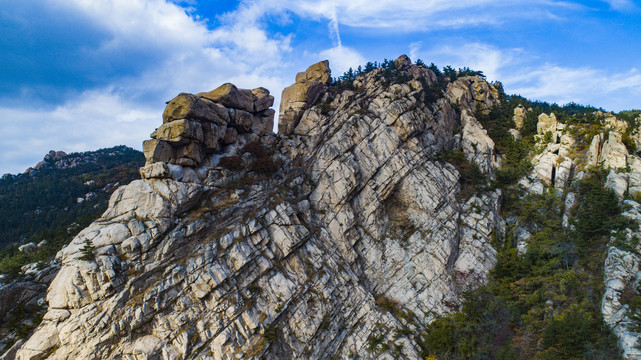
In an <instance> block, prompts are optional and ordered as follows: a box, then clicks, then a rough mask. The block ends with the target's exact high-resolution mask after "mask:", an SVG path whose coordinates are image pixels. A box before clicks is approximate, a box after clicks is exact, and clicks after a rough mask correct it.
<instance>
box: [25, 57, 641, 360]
mask: <svg viewBox="0 0 641 360" xmlns="http://www.w3.org/2000/svg"><path fill="white" fill-rule="evenodd" d="M502 91H503V90H502V86H501V84H500V83H493V84H490V83H488V82H487V81H485V79H484V78H482V77H480V76H463V77H459V78H458V79H456V80H455V81H447V80H444V77H443V76H437V74H435V73H434V72H433V71H432V70H430V69H428V68H427V67H425V66H422V65H414V64H412V63H411V61H410V59H408V58H407V57H406V56H401V57H399V58H398V59H397V60H395V61H394V62H393V63H390V64H389V66H388V67H386V68H379V69H376V70H374V71H371V72H368V73H364V74H360V75H358V76H356V78H355V79H353V81H350V82H349V83H347V84H344V83H342V84H334V83H332V81H331V73H330V69H329V64H328V63H327V62H320V63H318V64H314V65H312V66H310V67H309V68H308V69H307V71H305V72H302V73H299V74H298V75H297V76H296V82H295V83H294V84H293V85H292V86H290V87H288V88H286V89H285V90H284V91H283V99H282V102H281V107H280V115H279V120H278V128H279V133H278V134H273V133H272V128H273V124H274V123H273V121H274V119H273V117H274V111H273V110H272V109H270V107H271V106H272V105H273V97H271V96H270V95H269V92H268V91H267V90H266V89H263V88H257V89H253V90H246V89H238V88H236V87H235V86H234V85H231V84H225V85H223V86H221V87H220V88H218V89H215V90H213V91H210V92H207V93H200V94H196V95H192V94H180V95H178V96H177V97H176V98H175V99H173V100H172V101H171V102H169V103H168V105H167V108H166V110H165V112H164V114H163V124H162V125H161V126H160V127H159V128H158V129H156V130H155V131H154V132H153V133H152V134H151V137H152V139H151V140H148V141H146V142H145V143H144V145H143V146H144V150H145V157H146V159H147V162H146V165H145V166H144V167H142V168H141V169H140V173H141V175H142V177H143V179H141V180H136V181H134V182H132V183H131V184H129V185H127V186H123V187H120V188H119V189H118V190H117V191H116V192H115V193H114V195H113V196H112V197H111V200H110V203H109V208H108V209H107V211H106V212H105V213H104V214H103V215H102V217H101V218H100V219H98V220H97V221H95V222H94V223H92V224H91V225H90V226H89V227H87V228H86V229H84V230H82V231H81V232H80V233H79V234H78V236H77V237H76V238H75V239H74V240H73V241H72V242H71V244H70V245H69V246H67V247H66V248H64V249H63V250H62V251H61V252H60V253H59V254H58V259H59V261H60V262H61V270H60V271H59V273H58V274H57V276H56V277H55V279H54V280H53V282H52V283H51V285H50V286H49V289H48V292H47V296H46V299H47V303H48V308H47V312H46V314H45V315H44V318H43V321H42V324H41V325H40V326H39V328H38V329H37V330H36V332H35V333H34V335H33V336H32V337H31V338H30V339H29V340H28V341H27V342H26V343H24V344H20V346H17V347H16V348H15V349H14V350H16V351H17V358H20V359H42V358H52V359H69V358H83V359H84V358H86V359H98V358H127V359H128V358H132V359H133V358H135V359H138V358H141V359H142V358H145V359H147V358H148V359H161V358H163V359H181V358H184V359H187V358H199V359H200V358H203V359H241V358H247V359H249V358H266V359H283V358H304V359H326V358H365V359H370V358H372V359H373V358H381V359H396V358H400V359H404V358H406V359H417V358H421V357H422V356H425V354H426V353H427V354H429V349H424V348H423V347H424V342H423V341H422V339H421V338H420V334H421V333H422V332H423V330H425V329H426V328H427V327H428V326H429V324H430V323H431V322H433V321H434V320H435V319H437V318H439V317H441V316H444V315H447V314H451V313H453V312H456V311H458V310H459V309H460V306H461V303H462V294H463V293H464V292H466V291H467V290H471V289H476V288H479V287H480V286H482V285H483V284H485V283H487V282H488V281H489V279H490V270H491V269H492V268H494V266H495V264H497V261H498V259H497V249H495V248H493V246H492V244H497V241H499V243H498V244H500V240H497V239H508V238H509V239H512V238H513V239H516V241H518V246H519V254H521V255H520V256H525V255H526V254H527V252H528V244H529V241H531V240H530V236H531V233H533V232H535V231H536V229H534V228H528V227H526V226H524V225H523V224H519V223H518V221H516V222H515V221H514V220H513V219H511V220H510V221H509V222H506V221H505V220H504V219H503V218H502V217H501V215H500V210H501V209H500V204H501V197H502V195H503V194H501V191H500V190H497V187H496V186H490V182H491V181H492V179H495V178H496V177H497V176H499V175H500V174H499V172H500V169H499V167H500V166H501V164H502V161H503V159H502V158H501V156H500V155H499V154H498V153H497V150H496V146H495V142H494V141H493V140H492V139H491V138H490V137H489V136H488V134H487V132H486V130H485V129H484V128H483V126H482V125H481V123H480V122H479V119H481V117H483V116H485V115H487V114H488V113H490V112H491V110H492V109H495V108H496V107H497V106H498V105H500V104H501V101H502V100H501V99H505V97H504V96H503V95H504V94H502ZM510 111H511V110H510ZM529 114H531V110H529V109H526V108H525V107H523V106H517V107H516V108H515V109H514V117H513V118H512V120H513V124H514V127H513V128H512V129H510V131H509V133H510V134H512V135H511V136H514V137H515V138H520V137H521V135H522V134H523V133H525V131H526V129H525V128H524V127H525V126H529V125H528V124H525V123H526V121H527V119H528V116H529ZM597 116H598V119H599V121H598V124H597V125H596V126H595V127H594V128H590V131H591V132H585V131H584V130H585V129H584V128H581V127H580V126H577V125H570V124H564V123H561V122H559V121H557V119H556V116H555V115H554V114H540V116H539V117H538V122H537V124H536V133H537V135H536V136H535V138H536V150H535V151H533V155H532V156H533V158H532V162H533V168H532V171H531V173H530V174H529V175H528V176H526V177H523V178H522V179H520V181H519V183H520V185H521V186H522V187H523V188H524V189H525V190H526V191H527V192H529V193H531V194H537V193H540V194H542V193H546V192H547V191H548V190H549V189H551V191H552V193H554V194H556V195H554V196H555V197H557V198H559V199H560V200H562V201H563V204H564V205H565V206H564V209H565V210H564V211H565V217H564V226H565V227H567V228H569V227H571V226H573V225H572V224H573V220H572V217H573V214H574V213H573V210H572V209H574V208H575V204H576V201H577V200H576V199H577V196H579V195H580V194H578V188H577V185H576V183H577V181H578V180H580V179H582V178H584V177H585V176H586V172H587V171H588V170H589V168H590V167H591V166H592V167H594V166H598V165H599V164H602V165H603V166H604V167H606V168H609V169H611V170H610V174H609V176H608V181H607V186H609V187H610V188H612V189H614V191H616V192H617V194H619V196H620V197H621V199H622V201H624V202H625V203H626V204H628V205H629V207H628V210H627V212H626V213H625V216H627V217H628V218H631V219H637V220H638V218H639V217H640V216H641V215H639V213H640V212H641V206H640V205H639V204H638V203H636V202H635V201H633V199H631V198H630V197H634V196H638V194H637V193H638V192H639V191H640V190H641V161H640V159H639V158H638V157H637V156H636V155H635V154H634V152H633V151H628V147H630V146H632V145H631V144H638V145H641V137H639V132H638V130H632V131H630V130H631V129H627V128H625V129H624V127H626V126H627V123H625V122H622V121H620V120H619V119H617V118H616V117H614V116H612V115H611V114H605V113H599V114H597ZM582 129H583V130H582ZM593 130H594V131H593ZM582 131H583V132H582ZM586 133H589V134H590V139H588V140H587V141H586V140H583V138H584V137H585V134H586ZM624 142H625V143H626V144H628V145H627V147H626V145H625V144H624ZM503 155H505V154H503ZM470 187H473V190H470ZM624 199H625V200H624ZM635 231H637V230H635V229H632V228H631V229H628V230H626V233H627V237H626V238H625V239H623V240H622V239H620V238H617V239H618V240H617V239H615V237H614V236H613V238H612V240H611V245H612V246H610V247H609V250H608V256H607V260H606V263H605V265H604V269H605V270H604V272H605V274H604V275H605V284H606V289H605V294H604V296H603V301H602V313H603V317H604V319H605V321H606V323H607V324H608V325H609V326H610V327H611V328H612V329H613V331H614V333H615V334H616V335H617V337H618V339H619V344H620V345H621V348H622V349H623V350H624V358H626V359H637V358H640V356H641V354H640V353H639V351H638V350H637V349H636V348H635V342H636V340H637V338H638V333H636V332H635V331H636V330H635V329H636V327H635V324H636V322H635V321H636V320H635V318H634V316H633V315H634V311H635V310H634V309H632V308H631V306H630V305H627V302H629V301H628V300H629V299H630V298H634V297H636V296H637V295H638V290H637V287H638V286H639V275H638V270H639V269H638V268H639V255H638V253H639V251H640V250H641V248H640V247H639V246H641V245H639V244H638V241H636V240H635V239H636V237H635V235H637V233H636V232H635ZM638 235H641V234H638ZM617 241H618V242H617ZM635 241H636V242H635ZM621 244H623V245H621ZM626 299H627V300H626ZM18 347H19V348H20V349H18Z"/></svg>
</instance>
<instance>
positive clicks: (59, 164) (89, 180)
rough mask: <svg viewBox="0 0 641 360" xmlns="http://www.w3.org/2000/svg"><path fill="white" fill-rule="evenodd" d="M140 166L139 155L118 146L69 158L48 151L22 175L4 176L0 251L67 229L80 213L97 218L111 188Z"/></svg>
mask: <svg viewBox="0 0 641 360" xmlns="http://www.w3.org/2000/svg"><path fill="white" fill-rule="evenodd" d="M143 162H144V158H143V156H142V153H141V152H140V151H137V150H134V149H132V148H129V147H126V146H124V145H120V146H115V147H112V148H106V149H100V150H96V151H88V152H82V153H72V154H66V153H64V152H62V151H58V152H56V151H53V150H52V151H51V152H49V153H48V154H47V155H46V156H45V157H44V159H43V160H42V161H41V162H40V163H38V164H37V165H36V166H35V167H30V168H28V169H27V170H26V171H25V172H24V173H23V174H17V175H12V174H5V175H4V176H2V178H1V179H0V201H2V203H1V205H0V247H3V246H6V245H9V244H11V243H17V242H20V241H22V240H25V239H28V238H29V237H30V236H31V235H33V234H35V233H37V232H39V231H42V230H45V229H49V228H51V227H57V226H61V225H64V224H66V225H69V224H71V223H73V222H75V218H77V217H78V216H80V215H81V214H82V215H86V216H93V217H97V216H98V215H99V214H100V212H102V211H104V209H105V208H106V205H107V203H106V202H107V200H108V197H109V195H110V193H111V192H112V191H113V189H114V188H115V187H117V184H126V183H128V182H130V181H131V180H134V179H136V178H138V177H139V175H138V168H139V167H140V166H141V165H142V164H143ZM81 199H82V200H81ZM89 200H90V201H89Z"/></svg>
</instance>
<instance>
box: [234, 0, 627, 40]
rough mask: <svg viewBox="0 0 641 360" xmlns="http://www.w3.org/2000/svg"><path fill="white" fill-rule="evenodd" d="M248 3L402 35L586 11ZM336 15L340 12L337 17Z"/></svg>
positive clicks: (492, 2)
mask: <svg viewBox="0 0 641 360" xmlns="http://www.w3.org/2000/svg"><path fill="white" fill-rule="evenodd" d="M615 1H616V0H615ZM618 1H625V0H618ZM243 4H244V6H243V8H244V9H245V10H243V11H245V13H254V14H255V13H256V12H261V13H263V14H264V13H277V12H282V11H291V12H293V13H296V14H298V15H299V16H302V17H306V18H310V19H315V20H318V19H327V20H329V21H332V22H338V23H340V24H343V25H347V26H352V27H363V28H378V29H381V28H386V29H391V30H392V31H396V32H399V31H401V32H402V31H426V30H431V29H440V28H459V27H464V26H477V25H481V24H484V25H488V24H489V25H492V24H499V23H501V22H503V21H511V20H517V19H536V18H538V17H546V18H547V17H548V14H550V13H549V9H568V8H580V7H582V5H579V4H576V3H572V2H566V1H555V0H524V1H519V2H514V1H512V0H459V1H450V0H430V1H424V0H406V1H397V0H378V1H370V0H245V1H244V2H243ZM246 9H252V11H247V10H246ZM524 9H527V11H524ZM334 14H337V17H336V18H334Z"/></svg>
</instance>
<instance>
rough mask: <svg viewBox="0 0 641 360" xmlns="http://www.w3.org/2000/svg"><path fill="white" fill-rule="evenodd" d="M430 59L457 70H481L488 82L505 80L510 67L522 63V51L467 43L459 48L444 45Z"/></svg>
mask: <svg viewBox="0 0 641 360" xmlns="http://www.w3.org/2000/svg"><path fill="white" fill-rule="evenodd" d="M428 53H429V55H430V59H435V60H434V62H436V63H437V64H438V65H440V66H444V65H452V66H453V67H455V68H460V67H469V68H471V69H472V70H481V71H483V73H484V74H485V76H487V78H488V80H501V79H503V76H504V73H503V72H502V70H505V68H506V67H508V66H515V65H518V64H519V63H520V62H522V59H521V58H520V54H521V53H522V50H521V49H499V48H497V47H495V46H492V45H489V44H484V43H477V42H474V43H465V44H458V45H457V46H451V45H444V46H440V47H436V48H434V49H431V50H430V51H429V52H428Z"/></svg>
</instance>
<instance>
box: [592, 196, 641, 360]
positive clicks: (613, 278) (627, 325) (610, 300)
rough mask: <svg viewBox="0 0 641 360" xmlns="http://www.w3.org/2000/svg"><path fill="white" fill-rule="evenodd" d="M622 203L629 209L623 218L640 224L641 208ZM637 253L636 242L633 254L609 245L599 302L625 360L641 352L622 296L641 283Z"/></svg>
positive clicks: (629, 237) (631, 237)
mask: <svg viewBox="0 0 641 360" xmlns="http://www.w3.org/2000/svg"><path fill="white" fill-rule="evenodd" d="M625 203H626V205H628V206H629V207H631V209H630V210H628V211H627V212H625V213H624V215H625V216H626V217H628V218H630V219H633V220H635V221H637V223H639V221H641V213H640V212H639V211H640V210H641V205H639V204H638V203H637V202H635V201H631V200H626V201H625ZM640 235H641V233H637V232H633V231H628V233H627V234H626V237H627V239H626V241H627V242H628V243H633V240H634V237H638V236H640ZM639 250H641V247H640V246H639V244H638V243H637V245H636V246H635V247H634V251H629V250H623V249H619V248H617V247H614V246H611V247H610V248H609V249H608V256H607V258H606V260H605V268H604V271H603V273H604V279H603V281H604V283H605V293H604V294H603V301H602V303H601V313H602V314H603V319H604V320H605V322H606V323H607V324H608V325H609V326H610V328H612V330H613V332H614V333H615V334H616V335H617V337H618V338H619V345H620V346H621V349H622V350H623V357H624V358H625V359H641V349H639V348H638V347H637V345H638V340H639V335H640V334H639V333H638V332H636V331H634V327H635V323H634V321H632V319H631V315H632V314H631V311H630V307H629V305H624V304H623V302H624V299H623V297H624V296H630V293H635V292H636V291H638V290H637V289H638V288H639V285H640V284H641V273H640V272H639V270H640V269H639V264H640V263H641V258H640V257H639Z"/></svg>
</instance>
